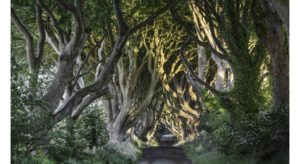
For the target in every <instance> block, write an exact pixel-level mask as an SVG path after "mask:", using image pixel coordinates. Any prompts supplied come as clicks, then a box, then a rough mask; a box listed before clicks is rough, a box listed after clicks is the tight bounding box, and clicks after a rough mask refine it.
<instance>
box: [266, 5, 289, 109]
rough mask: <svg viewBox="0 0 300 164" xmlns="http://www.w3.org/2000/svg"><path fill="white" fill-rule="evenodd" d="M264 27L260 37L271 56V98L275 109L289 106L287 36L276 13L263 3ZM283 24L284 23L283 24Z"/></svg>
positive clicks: (270, 6)
mask: <svg viewBox="0 0 300 164" xmlns="http://www.w3.org/2000/svg"><path fill="white" fill-rule="evenodd" d="M264 9H265V12H266V17H265V27H266V29H267V34H266V35H263V36H262V39H263V40H264V41H265V45H266V46H267V48H268V51H269V53H270V56H271V63H272V76H273V98H274V103H275V108H276V109H280V108H286V107H287V106H288V105H289V51H288V40H287V34H286V32H285V31H284V30H283V29H282V23H281V21H280V20H279V18H278V16H277V13H276V11H275V10H274V9H273V8H272V5H271V4H270V3H268V1H265V3H264ZM284 11H285V12H286V10H284ZM284 23H285V22H284Z"/></svg>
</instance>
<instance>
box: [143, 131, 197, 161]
mask: <svg viewBox="0 0 300 164" xmlns="http://www.w3.org/2000/svg"><path fill="white" fill-rule="evenodd" d="M172 143H174V142H173V141H172V139H168V137H165V138H161V141H160V146H159V147H148V148H144V149H143V154H142V157H141V159H140V160H139V161H138V164H192V161H191V160H190V159H188V157H187V156H186V155H185V153H184V151H183V149H182V148H180V147H173V146H172V145H173V144H172Z"/></svg>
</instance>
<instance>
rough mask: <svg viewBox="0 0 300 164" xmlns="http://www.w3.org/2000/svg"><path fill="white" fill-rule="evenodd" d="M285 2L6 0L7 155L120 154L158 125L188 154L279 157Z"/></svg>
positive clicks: (109, 157) (284, 97)
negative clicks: (214, 152)
mask: <svg viewBox="0 0 300 164" xmlns="http://www.w3.org/2000/svg"><path fill="white" fill-rule="evenodd" d="M288 13H289V2H288V1H285V0H164V1H158V0H152V1H150V0H149V1H141V0H128V1H124V0H123V1H121V0H93V1H88V0H66V1H62V0H51V1H50V0H27V1H23V0H12V1H11V24H12V26H11V99H12V101H11V120H12V127H11V136H12V140H11V145H12V146H11V150H12V161H13V162H15V163H19V162H20V161H23V162H24V161H26V160H28V163H30V160H37V161H38V162H41V163H43V160H46V159H47V160H52V161H56V162H58V163H62V162H66V163H72V161H70V160H69V159H74V160H79V161H82V162H83V161H85V160H86V159H89V160H90V161H85V162H86V163H88V162H90V163H95V162H99V161H102V162H103V163H122V162H123V163H130V162H132V160H135V159H136V158H137V154H138V149H139V148H141V147H144V146H146V145H156V144H157V142H158V139H159V136H161V135H162V134H165V133H166V132H167V131H168V132H169V133H172V134H174V135H175V136H176V138H177V140H178V143H180V144H186V145H187V146H186V147H187V151H188V152H192V153H191V154H192V155H193V156H192V157H191V158H192V159H193V160H194V162H195V161H196V163H197V156H198V155H199V156H200V154H201V153H203V152H205V151H210V150H213V149H218V151H220V152H223V153H225V154H238V155H242V156H243V155H249V154H251V155H253V156H254V157H255V158H256V159H257V160H259V161H260V160H265V161H266V160H270V159H273V158H274V156H277V154H280V156H281V157H282V158H285V159H284V160H283V161H282V162H283V163H288V150H289V130H288V129H289V15H288ZM199 146H201V150H199V149H198V148H196V147H199ZM93 153H94V154H97V155H98V156H97V157H95V159H94V158H92V157H90V155H91V154H93ZM194 158H195V159H194ZM25 159H26V160H25ZM93 159H94V160H95V161H92V160H93ZM67 160H69V161H67ZM107 161H110V162H107ZM44 162H45V161H44ZM48 162H49V161H48ZM282 162H281V163H282ZM100 163H101V162H100Z"/></svg>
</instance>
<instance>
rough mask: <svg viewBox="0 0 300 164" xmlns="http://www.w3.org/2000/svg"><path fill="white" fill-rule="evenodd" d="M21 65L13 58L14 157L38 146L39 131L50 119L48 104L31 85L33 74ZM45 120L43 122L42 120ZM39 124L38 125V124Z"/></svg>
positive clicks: (12, 128)
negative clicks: (28, 72)
mask: <svg viewBox="0 0 300 164" xmlns="http://www.w3.org/2000/svg"><path fill="white" fill-rule="evenodd" d="M20 66H21V65H20V64H19V63H17V62H16V60H15V59H14V58H12V65H11V69H12V71H11V72H12V74H11V124H12V127H11V143H12V146H11V148H12V158H18V157H19V156H23V155H28V154H29V153H30V149H31V148H32V147H35V146H38V145H37V143H36V140H37V139H38V138H39V137H40V136H39V135H40V133H39V131H41V129H43V128H45V126H46V125H47V122H48V120H49V116H50V115H49V112H47V105H46V104H45V103H43V102H42V101H41V100H40V99H39V98H38V97H37V96H36V94H37V93H35V92H34V91H33V90H31V88H30V87H29V81H30V77H31V76H32V75H29V74H26V73H24V72H22V70H21V67H20ZM41 120H43V122H40V121H41ZM37 125H38V126H37Z"/></svg>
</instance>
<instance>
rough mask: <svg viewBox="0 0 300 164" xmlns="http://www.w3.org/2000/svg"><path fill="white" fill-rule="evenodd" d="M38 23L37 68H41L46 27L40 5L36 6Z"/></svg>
mask: <svg viewBox="0 0 300 164" xmlns="http://www.w3.org/2000/svg"><path fill="white" fill-rule="evenodd" d="M36 19H37V20H36V21H37V25H38V29H39V33H40V35H39V40H38V44H37V55H36V63H35V65H36V67H37V68H39V67H40V65H41V62H42V58H43V54H44V45H45V40H46V34H45V27H44V23H43V20H42V9H41V6H40V5H37V6H36Z"/></svg>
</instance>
